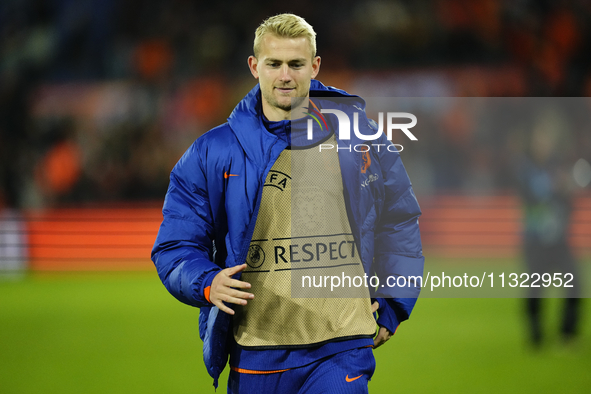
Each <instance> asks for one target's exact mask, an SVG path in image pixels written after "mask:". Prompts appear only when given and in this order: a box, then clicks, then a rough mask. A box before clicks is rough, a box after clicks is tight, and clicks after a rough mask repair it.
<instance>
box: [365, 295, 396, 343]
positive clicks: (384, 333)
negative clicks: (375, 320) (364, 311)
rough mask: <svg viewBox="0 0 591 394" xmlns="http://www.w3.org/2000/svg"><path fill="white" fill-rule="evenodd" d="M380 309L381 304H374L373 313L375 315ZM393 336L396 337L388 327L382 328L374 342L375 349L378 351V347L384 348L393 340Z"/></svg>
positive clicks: (372, 305)
mask: <svg viewBox="0 0 591 394" xmlns="http://www.w3.org/2000/svg"><path fill="white" fill-rule="evenodd" d="M379 307H380V304H379V303H378V302H377V301H375V302H374V303H373V304H371V312H372V313H374V312H375V311H377V310H378V308H379ZM392 335H394V333H392V332H390V330H388V329H387V328H386V327H382V326H380V330H379V331H378V335H376V337H375V338H374V340H373V348H374V349H377V348H378V347H380V346H382V345H383V344H384V343H386V341H387V340H388V339H390V338H392Z"/></svg>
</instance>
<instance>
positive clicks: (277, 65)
mask: <svg viewBox="0 0 591 394" xmlns="http://www.w3.org/2000/svg"><path fill="white" fill-rule="evenodd" d="M269 67H273V68H277V67H279V63H269Z"/></svg>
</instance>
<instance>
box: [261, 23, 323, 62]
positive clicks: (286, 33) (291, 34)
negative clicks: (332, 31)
mask: <svg viewBox="0 0 591 394" xmlns="http://www.w3.org/2000/svg"><path fill="white" fill-rule="evenodd" d="M265 34H274V35H276V36H279V37H284V38H298V37H306V38H308V41H309V42H310V49H311V50H312V57H314V56H316V32H315V31H314V28H313V27H312V26H311V25H310V24H309V23H308V22H306V21H305V20H304V18H302V17H301V16H297V15H294V14H279V15H275V16H272V17H270V18H268V19H266V20H264V21H263V23H261V25H260V26H259V27H258V28H257V30H256V31H255V33H254V47H253V51H254V56H255V57H258V55H259V51H260V47H261V41H262V39H263V36H264V35H265Z"/></svg>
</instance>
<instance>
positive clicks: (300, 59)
mask: <svg viewBox="0 0 591 394" xmlns="http://www.w3.org/2000/svg"><path fill="white" fill-rule="evenodd" d="M305 61H306V58H305V57H300V58H297V59H290V60H288V61H287V63H295V62H300V63H301V62H305ZM265 62H268V63H283V60H281V59H273V58H270V57H269V58H267V59H265Z"/></svg>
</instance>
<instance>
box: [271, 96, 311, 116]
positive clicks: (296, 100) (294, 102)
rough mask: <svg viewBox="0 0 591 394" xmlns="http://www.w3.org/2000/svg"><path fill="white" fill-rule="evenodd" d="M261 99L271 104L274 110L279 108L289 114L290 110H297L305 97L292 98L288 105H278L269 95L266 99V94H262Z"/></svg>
mask: <svg viewBox="0 0 591 394" xmlns="http://www.w3.org/2000/svg"><path fill="white" fill-rule="evenodd" d="M263 98H264V99H265V100H266V101H267V103H269V104H271V105H272V106H273V107H275V108H279V109H281V110H283V111H285V112H291V109H292V108H294V107H295V108H298V107H299V106H300V105H301V104H302V103H303V102H304V100H305V99H306V97H292V98H291V102H290V103H289V104H285V105H283V104H279V102H278V101H277V100H275V97H274V96H273V95H271V97H268V96H267V95H266V94H264V93H263Z"/></svg>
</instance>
